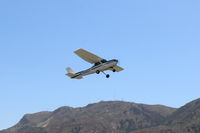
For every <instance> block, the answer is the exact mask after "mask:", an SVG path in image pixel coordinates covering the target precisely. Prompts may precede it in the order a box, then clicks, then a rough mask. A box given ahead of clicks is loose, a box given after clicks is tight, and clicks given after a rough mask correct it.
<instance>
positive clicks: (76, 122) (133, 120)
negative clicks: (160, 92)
mask: <svg viewBox="0 0 200 133" xmlns="http://www.w3.org/2000/svg"><path fill="white" fill-rule="evenodd" d="M199 127H200V99H196V100H194V101H192V102H190V103H187V104H186V105H184V106H182V107H180V108H178V109H176V108H172V107H167V106H164V105H147V104H138V103H133V102H124V101H101V102H99V103H93V104H88V105H87V106H85V107H78V108H73V107H69V106H63V107H60V108H58V109H56V110H54V111H52V112H49V111H44V112H38V113H34V114H26V115H24V116H23V118H22V119H21V120H20V121H19V122H18V123H17V124H16V125H15V126H13V127H11V128H8V129H6V130H3V131H0V133H112V132H113V133H165V132H166V133H168V132H169V133H200V128H199Z"/></svg>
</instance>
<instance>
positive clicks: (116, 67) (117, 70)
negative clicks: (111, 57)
mask: <svg viewBox="0 0 200 133" xmlns="http://www.w3.org/2000/svg"><path fill="white" fill-rule="evenodd" d="M114 69H115V70H116V72H120V71H122V70H124V68H122V67H120V66H117V65H116V66H114Z"/></svg>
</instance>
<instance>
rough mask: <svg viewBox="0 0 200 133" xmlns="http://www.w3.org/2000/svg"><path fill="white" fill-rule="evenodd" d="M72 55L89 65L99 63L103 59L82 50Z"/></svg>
mask: <svg viewBox="0 0 200 133" xmlns="http://www.w3.org/2000/svg"><path fill="white" fill-rule="evenodd" d="M74 53H75V54H77V55H78V56H79V57H81V58H82V59H84V60H85V61H87V62H89V63H91V64H94V63H97V62H100V61H101V60H102V59H103V58H101V57H98V56H96V55H94V54H92V53H90V52H88V51H86V50H84V49H78V50H76V51H74Z"/></svg>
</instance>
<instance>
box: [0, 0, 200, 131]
mask: <svg viewBox="0 0 200 133" xmlns="http://www.w3.org/2000/svg"><path fill="white" fill-rule="evenodd" d="M199 6H200V1H198V0H193V1H188V0H166V1H160V0H135V1H134V0H125V1H122V0H99V1H97V0H73V1H72V0H71V1H70V0H57V1H52V0H42V1H41V0H34V1H27V0H18V1H16V0H2V1H0V20H1V21H0V61H1V63H0V73H1V76H0V107H1V110H0V118H1V119H0V129H4V128H8V127H10V126H12V125H14V124H16V123H17V122H18V121H19V120H20V119H21V117H22V116H23V115H24V114H26V113H34V112H38V111H44V110H49V111H52V110H54V109H56V108H58V107H60V106H66V105H67V106H72V107H80V106H85V105H87V104H89V103H94V102H99V101H102V100H103V101H107V100H124V101H130V102H136V103H145V104H163V105H167V106H171V107H180V106H182V105H184V104H185V103H187V102H189V101H191V100H193V99H196V98H199V97H200V96H199V94H200V84H199V81H200V69H199V68H200V52H199V51H200V45H199V44H200V25H199V24H200V8H199ZM78 48H84V49H86V50H89V51H91V52H93V53H95V54H97V55H98V56H101V57H103V58H106V59H113V58H117V59H119V60H120V65H121V66H122V67H124V68H125V71H123V72H120V73H113V72H108V73H109V74H111V78H110V79H106V78H105V75H103V74H100V75H96V74H94V75H90V76H87V77H85V78H84V79H83V80H72V79H69V78H68V77H66V76H65V75H64V74H65V73H66V71H65V67H68V66H70V67H72V68H73V69H74V70H76V71H79V70H83V69H86V68H88V67H90V66H91V65H90V64H89V63H87V62H85V61H83V60H82V59H81V58H79V57H78V56H76V55H75V54H74V53H73V51H74V50H77V49H78Z"/></svg>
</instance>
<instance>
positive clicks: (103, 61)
mask: <svg viewBox="0 0 200 133" xmlns="http://www.w3.org/2000/svg"><path fill="white" fill-rule="evenodd" d="M106 62H107V60H105V59H102V60H101V62H97V63H95V64H94V66H98V65H99V64H101V63H106Z"/></svg>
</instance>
